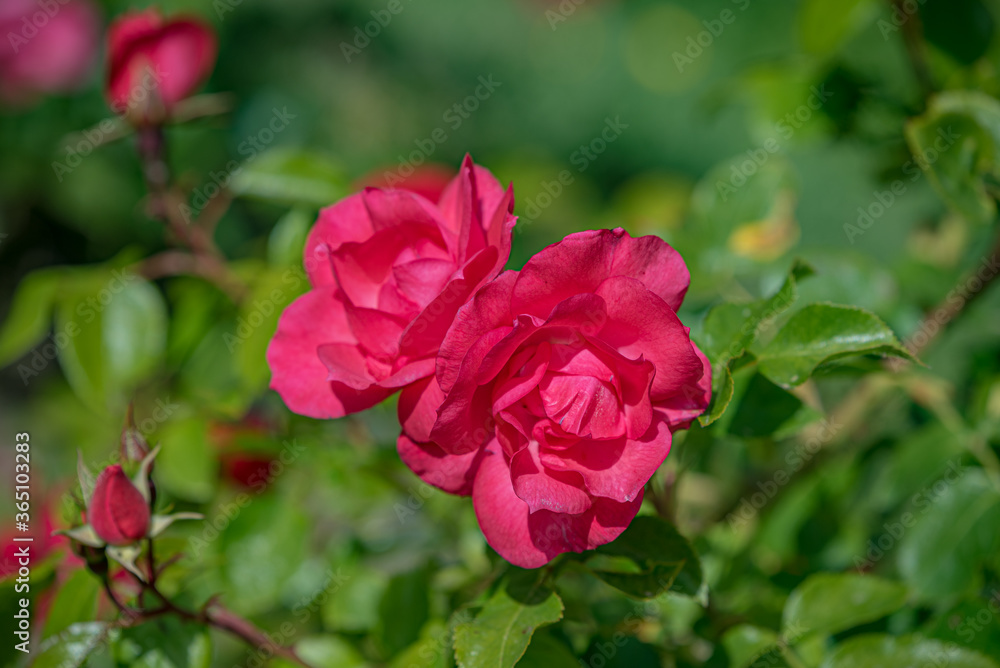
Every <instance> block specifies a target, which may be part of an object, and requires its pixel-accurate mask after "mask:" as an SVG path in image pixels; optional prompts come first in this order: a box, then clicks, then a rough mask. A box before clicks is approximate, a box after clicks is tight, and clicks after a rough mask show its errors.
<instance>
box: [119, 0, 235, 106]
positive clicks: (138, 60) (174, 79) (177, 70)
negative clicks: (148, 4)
mask: <svg viewBox="0 0 1000 668" xmlns="http://www.w3.org/2000/svg"><path fill="white" fill-rule="evenodd" d="M216 52H217V44H216V39H215V32H214V31H213V30H212V28H211V26H209V25H207V24H206V23H204V22H203V21H201V20H199V19H197V18H186V17H175V18H172V19H170V20H169V21H165V20H164V19H163V17H161V16H160V14H159V12H157V11H156V10H155V9H149V10H146V11H142V12H130V13H127V14H124V15H122V16H120V17H119V18H118V19H116V20H115V21H114V23H112V24H111V27H110V28H109V29H108V81H107V88H106V91H105V93H106V95H107V98H108V102H109V103H110V105H111V108H112V109H114V110H115V111H116V112H118V113H127V114H128V115H129V117H130V118H132V119H133V120H135V121H140V122H147V121H149V122H152V121H159V120H163V118H164V117H165V116H166V115H169V113H170V111H171V110H172V109H173V108H174V107H175V106H176V105H177V103H178V102H180V101H181V100H183V99H184V98H186V97H188V96H190V95H191V94H192V93H194V92H195V90H197V89H198V87H199V86H200V85H201V84H202V83H203V82H204V81H205V79H207V78H208V75H209V74H211V72H212V68H213V67H215V56H216Z"/></svg>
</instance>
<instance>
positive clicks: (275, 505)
mask: <svg viewBox="0 0 1000 668" xmlns="http://www.w3.org/2000/svg"><path fill="white" fill-rule="evenodd" d="M234 504H235V502H234ZM237 507H238V506H237ZM230 508H231V506H230ZM214 512H215V513H218V515H217V516H220V517H222V516H224V515H223V513H224V512H225V511H224V510H223V508H221V507H220V508H219V509H217V510H216V511H214ZM229 512H233V511H232V510H230V511H229ZM236 512H237V516H236V518H235V519H234V520H232V522H231V523H230V525H229V527H228V528H227V529H226V530H225V531H224V532H223V533H222V537H221V539H220V541H221V543H222V545H221V554H220V557H221V560H222V562H223V567H222V568H223V574H224V575H225V590H224V592H223V595H224V596H225V601H226V603H227V605H228V607H230V608H232V609H234V611H235V612H238V613H241V614H245V615H253V614H256V613H258V612H261V611H264V610H268V609H270V608H271V607H272V606H274V605H275V604H276V603H277V601H278V600H279V599H280V598H281V596H282V594H284V593H285V592H287V591H288V588H289V581H290V580H291V579H292V577H293V576H294V575H295V574H296V572H298V570H299V569H300V568H301V567H302V563H303V562H304V561H305V560H306V554H307V553H306V543H307V541H308V539H309V537H310V536H311V531H310V526H311V523H310V521H309V519H308V518H307V517H306V515H305V513H304V512H303V508H302V504H301V503H296V502H294V501H293V500H291V499H284V498H282V499H276V498H274V497H268V496H264V495H258V496H255V497H253V498H252V499H251V500H250V501H249V502H248V504H247V505H244V506H243V507H242V509H239V510H237V511H236ZM208 516H209V517H213V516H216V515H213V513H211V512H210V513H209V514H208ZM207 540H211V539H207Z"/></svg>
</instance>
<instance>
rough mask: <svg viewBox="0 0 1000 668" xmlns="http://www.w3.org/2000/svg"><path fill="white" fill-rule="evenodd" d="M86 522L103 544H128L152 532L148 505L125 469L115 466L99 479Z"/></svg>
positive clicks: (105, 470)
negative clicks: (87, 521)
mask: <svg viewBox="0 0 1000 668" xmlns="http://www.w3.org/2000/svg"><path fill="white" fill-rule="evenodd" d="M87 519H88V520H89V522H90V525H91V526H92V527H93V528H94V532H95V533H97V535H98V537H100V539H101V540H103V541H104V542H106V543H108V544H109V545H128V544H129V543H134V542H135V541H137V540H139V539H140V538H143V537H144V536H145V535H146V532H147V531H148V530H149V506H148V505H147V504H146V500H145V499H144V498H143V496H142V493H140V492H139V490H138V489H136V487H135V485H133V484H132V481H131V480H129V479H128V476H126V475H125V472H124V471H122V467H121V466H120V465H118V464H115V465H113V466H109V467H108V468H106V469H104V470H103V471H102V472H101V475H99V476H98V477H97V483H96V484H95V485H94V494H93V496H92V497H91V499H90V507H89V508H87Z"/></svg>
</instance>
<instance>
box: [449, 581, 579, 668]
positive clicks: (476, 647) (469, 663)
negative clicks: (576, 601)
mask: <svg viewBox="0 0 1000 668" xmlns="http://www.w3.org/2000/svg"><path fill="white" fill-rule="evenodd" d="M545 575H546V573H545V571H544V570H542V571H521V570H519V569H518V570H516V571H515V572H513V573H512V574H511V576H510V578H509V579H508V580H506V581H505V582H503V583H502V584H501V585H500V586H499V587H497V589H496V591H495V592H494V593H493V595H492V596H491V597H490V598H489V599H487V600H486V602H485V603H484V604H483V607H482V609H481V610H480V611H479V613H478V614H477V615H476V617H475V619H473V620H472V621H470V622H465V623H463V624H459V625H458V627H456V629H455V659H456V660H457V662H458V665H459V666H461V667H462V668H477V667H479V666H501V667H503V668H510V667H511V666H513V665H514V664H515V663H517V661H518V659H520V658H521V656H523V655H524V652H525V650H526V649H527V648H528V643H529V642H531V635H532V634H533V633H534V632H535V630H536V629H537V628H538V627H539V626H543V625H545V624H552V623H554V622H557V621H559V620H560V619H562V616H563V602H562V601H561V600H560V598H559V596H558V595H557V594H556V593H555V592H554V591H553V590H552V589H551V588H549V587H548V586H547V585H546V584H545V582H544V580H545Z"/></svg>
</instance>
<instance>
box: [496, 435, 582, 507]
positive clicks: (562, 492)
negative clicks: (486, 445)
mask: <svg viewBox="0 0 1000 668" xmlns="http://www.w3.org/2000/svg"><path fill="white" fill-rule="evenodd" d="M510 479H511V484H512V485H513V487H514V493H515V494H517V496H518V498H520V499H521V500H522V501H524V502H525V503H527V504H528V512H531V513H535V512H538V511H539V510H550V511H552V512H555V513H569V514H571V515H579V514H580V513H583V512H586V511H587V510H589V509H590V506H591V499H590V495H589V494H587V492H585V491H584V490H583V478H582V477H581V476H580V474H578V473H576V472H574V471H549V470H547V469H546V468H545V467H544V466H542V464H541V462H540V461H539V459H538V445H537V444H533V445H529V446H528V447H526V448H522V449H521V450H520V451H518V452H517V453H516V454H515V455H514V456H513V457H511V460H510Z"/></svg>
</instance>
